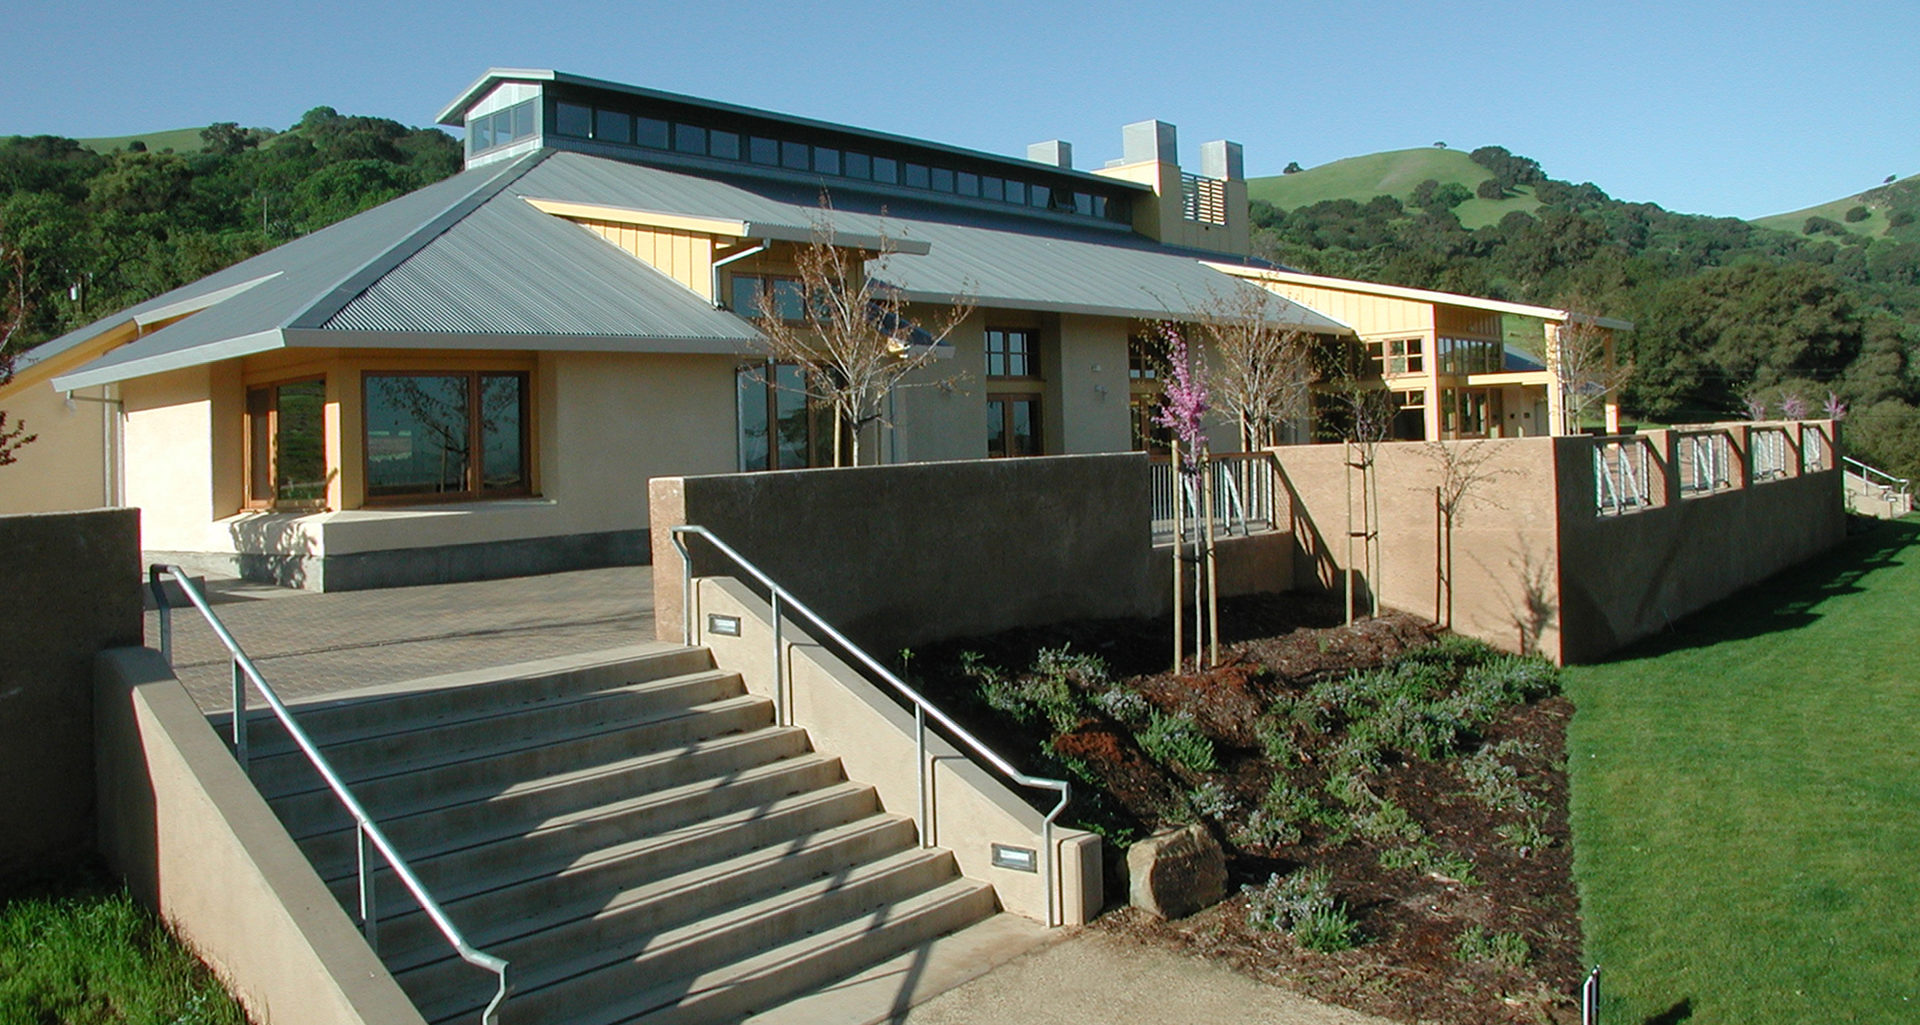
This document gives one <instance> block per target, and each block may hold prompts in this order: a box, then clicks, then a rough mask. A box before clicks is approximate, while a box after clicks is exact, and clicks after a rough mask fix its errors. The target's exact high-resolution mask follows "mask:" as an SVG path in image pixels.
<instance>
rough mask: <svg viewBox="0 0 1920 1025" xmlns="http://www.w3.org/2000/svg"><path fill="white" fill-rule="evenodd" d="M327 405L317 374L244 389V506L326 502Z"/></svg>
mask: <svg viewBox="0 0 1920 1025" xmlns="http://www.w3.org/2000/svg"><path fill="white" fill-rule="evenodd" d="M326 406H327V383H326V381H324V380H321V379H319V378H313V379H309V380H302V381H285V382H281V383H279V384H269V385H262V386H260V387H255V388H248V389H247V426H246V466H247V474H246V479H247V488H246V492H247V494H246V503H247V507H248V508H250V509H319V508H322V507H324V506H325V505H326V502H327V483H328V479H329V476H330V475H329V474H328V473H327V417H326Z"/></svg>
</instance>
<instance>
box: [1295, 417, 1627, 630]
mask: <svg viewBox="0 0 1920 1025" xmlns="http://www.w3.org/2000/svg"><path fill="white" fill-rule="evenodd" d="M1375 450H1376V453H1377V458H1378V463H1377V464H1376V470H1375V474H1374V480H1375V482H1376V484H1375V488H1374V492H1375V495H1376V498H1377V502H1378V511H1379V520H1378V523H1377V524H1376V527H1377V529H1378V532H1379V538H1380V540H1379V571H1378V572H1377V573H1376V575H1375V579H1374V580H1372V581H1369V580H1367V579H1365V573H1364V570H1365V563H1364V558H1365V557H1364V554H1363V549H1362V542H1361V541H1360V540H1357V539H1356V540H1355V541H1354V547H1353V551H1354V555H1353V560H1352V562H1351V563H1349V561H1348V558H1347V541H1346V534H1347V531H1348V529H1349V528H1348V519H1347V501H1348V496H1349V494H1351V496H1352V500H1353V508H1354V510H1355V512H1354V527H1353V529H1355V530H1364V529H1366V524H1365V521H1364V520H1363V519H1362V515H1363V514H1362V513H1361V511H1360V510H1361V509H1362V508H1363V507H1364V501H1363V499H1364V490H1363V488H1362V486H1361V483H1360V480H1361V478H1360V473H1359V471H1353V472H1352V473H1349V472H1348V470H1347V468H1346V465H1347V462H1348V458H1349V456H1352V457H1354V458H1355V459H1356V461H1357V457H1358V453H1359V448H1358V447H1357V446H1356V447H1354V448H1353V449H1351V450H1349V449H1348V448H1347V446H1343V445H1297V446H1288V447H1283V448H1276V449H1273V450H1272V451H1273V454H1274V458H1275V459H1277V460H1278V461H1279V464H1280V473H1281V477H1282V480H1283V483H1284V486H1285V489H1286V492H1287V497H1288V500H1289V503H1290V506H1291V509H1292V533H1293V536H1294V538H1295V542H1296V548H1295V550H1294V559H1293V573H1294V582H1295V585H1296V586H1298V587H1300V588H1302V589H1309V590H1324V591H1332V592H1335V593H1339V592H1341V591H1342V590H1343V589H1344V587H1345V582H1344V579H1343V576H1342V573H1343V571H1344V570H1346V569H1347V568H1348V567H1349V566H1350V565H1351V566H1355V567H1358V568H1359V569H1360V571H1361V573H1360V580H1359V582H1358V583H1357V584H1356V587H1355V593H1356V596H1357V600H1358V601H1359V603H1360V604H1361V605H1362V606H1363V607H1364V605H1365V598H1364V596H1365V595H1366V594H1367V588H1368V587H1369V586H1372V587H1375V588H1377V589H1378V591H1379V595H1380V600H1381V603H1382V604H1383V605H1385V606H1387V607H1389V608H1395V609H1401V610H1403V611H1406V612H1410V613H1413V614H1414V615H1417V616H1421V617H1423V618H1425V619H1429V620H1432V621H1434V622H1440V623H1446V622H1449V621H1450V622H1451V624H1452V627H1453V629H1454V630H1456V631H1457V632H1459V633H1463V634H1467V635H1469V636H1472V637H1478V638H1480V639H1481V640H1484V641H1486V642H1488V643H1489V644H1493V645H1496V646H1498V647H1501V648H1505V649H1507V650H1510V651H1538V652H1539V653H1540V654H1543V655H1545V656H1547V657H1549V658H1558V657H1559V652H1560V630H1561V625H1560V617H1559V613H1558V607H1557V606H1558V598H1557V594H1556V592H1557V589H1558V566H1559V549H1558V543H1559V542H1558V539H1557V536H1556V523H1555V517H1556V515H1557V512H1558V510H1559V503H1558V501H1557V499H1556V497H1555V491H1554V488H1555V485H1556V482H1557V478H1556V476H1555V469H1554V450H1553V448H1552V446H1551V443H1550V441H1549V439H1545V438H1539V439H1531V438H1530V439H1492V440H1487V441H1477V442H1472V441H1469V442H1443V443H1427V442H1397V443H1388V444H1382V445H1378V446H1376V447H1375ZM1448 451H1450V452H1452V453H1454V454H1455V459H1456V460H1457V463H1456V465H1464V463H1465V462H1467V461H1470V460H1471V461H1478V462H1479V463H1480V468H1479V469H1478V470H1477V471H1474V474H1473V475H1474V476H1480V477H1482V478H1483V479H1484V480H1485V483H1483V484H1481V485H1479V486H1477V487H1474V488H1471V489H1469V493H1468V496H1467V498H1466V499H1465V500H1464V501H1462V502H1461V503H1460V504H1459V511H1458V514H1457V515H1456V516H1455V518H1454V523H1453V525H1452V528H1451V530H1450V531H1449V530H1447V529H1446V527H1445V524H1444V523H1443V520H1442V517H1441V516H1440V514H1439V512H1438V511H1437V509H1436V504H1435V488H1436V487H1438V486H1439V485H1440V484H1441V483H1442V481H1443V480H1444V479H1445V476H1446V474H1445V466H1446V462H1445V459H1444V457H1443V456H1442V453H1443V452H1448ZM1586 493H1587V495H1588V496H1589V497H1591V495H1592V494H1593V488H1592V485H1591V482H1589V484H1588V487H1587V491H1586ZM1449 538H1450V539H1451V542H1452V549H1453V555H1452V561H1451V567H1452V587H1451V589H1450V590H1451V595H1449V588H1448V587H1447V585H1446V576H1445V567H1446V566H1447V558H1446V555H1447V553H1446V549H1445V547H1444V542H1445V541H1446V540H1448V539H1449ZM1449 597H1450V598H1451V601H1450V602H1449ZM1449 613H1450V615H1449Z"/></svg>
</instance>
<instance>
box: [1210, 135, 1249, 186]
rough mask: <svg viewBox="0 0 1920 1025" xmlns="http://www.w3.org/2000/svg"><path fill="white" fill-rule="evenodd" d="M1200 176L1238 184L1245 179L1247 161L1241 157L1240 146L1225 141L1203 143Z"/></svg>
mask: <svg viewBox="0 0 1920 1025" xmlns="http://www.w3.org/2000/svg"><path fill="white" fill-rule="evenodd" d="M1200 175H1201V177H1203V178H1219V179H1221V180H1222V181H1236V182H1237V181H1240V180H1242V179H1244V178H1245V177H1246V176H1247V169H1246V161H1245V160H1244V159H1243V158H1242V157H1241V155H1240V144H1239V143H1237V142H1228V141H1227V140H1225V139H1217V140H1215V141H1213V142H1203V143H1201V144H1200Z"/></svg>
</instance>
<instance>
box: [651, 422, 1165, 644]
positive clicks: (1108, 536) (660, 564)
mask: <svg viewBox="0 0 1920 1025" xmlns="http://www.w3.org/2000/svg"><path fill="white" fill-rule="evenodd" d="M1144 463H1145V457H1143V456H1139V455H1109V456H1053V457H1041V458H1036V459H1011V460H977V461H970V462H952V463H919V464H912V465H907V466H876V467H859V468H851V469H843V470H796V471H791V472H783V473H758V474H737V475H729V476H722V477H686V478H677V477H674V478H662V479H659V480H656V481H654V482H653V524H654V534H653V549H654V551H653V559H654V582H655V583H654V589H655V605H656V610H657V611H656V617H655V618H656V622H657V623H658V624H659V630H660V633H659V636H660V637H661V638H662V639H669V640H670V639H677V638H678V637H679V636H680V614H679V610H680V559H679V556H678V555H677V554H676V553H675V552H674V550H673V548H672V546H671V544H670V542H669V541H668V538H667V532H666V530H665V529H664V528H665V527H667V526H669V525H672V524H678V523H697V524H700V525H701V526H704V527H707V528H709V529H711V530H713V531H714V532H715V533H717V534H719V535H720V537H721V538H722V539H724V540H725V541H726V542H727V543H728V544H730V545H732V546H733V547H735V548H736V549H738V550H739V551H740V552H741V553H742V554H743V555H745V556H746V557H747V558H749V559H752V560H753V561H754V562H756V563H757V564H759V565H760V567H761V568H762V569H764V570H765V571H766V572H767V573H768V574H769V575H770V576H772V577H773V579H775V580H777V581H780V582H781V583H782V584H783V585H784V586H786V587H788V588H789V589H790V590H792V591H793V592H794V593H795V594H796V595H798V596H799V598H800V600H801V601H804V602H806V603H807V604H809V605H811V606H813V608H814V609H815V611H817V612H819V613H820V614H822V615H824V616H826V617H827V619H828V622H831V623H832V624H834V626H836V627H838V628H840V629H841V630H843V631H845V632H847V633H848V635H849V636H851V637H853V638H854V639H855V640H856V641H859V642H860V643H862V644H866V645H870V646H871V647H872V650H875V651H882V652H889V651H892V650H894V649H895V648H897V647H900V646H902V645H911V644H919V643H924V642H926V641H928V640H930V639H932V638H935V637H962V636H969V635H973V634H982V633H991V632H993V631H995V630H1000V629H1004V628H1006V627H1010V626H1016V625H1022V624H1027V623H1043V622H1054V621H1059V620H1067V619H1076V618H1082V617H1096V616H1132V615H1152V614H1154V613H1156V612H1158V611H1159V609H1160V605H1159V604H1158V602H1159V601H1160V600H1161V596H1160V593H1159V592H1160V590H1161V589H1160V588H1159V586H1158V585H1159V584H1160V580H1159V578H1158V577H1150V574H1151V560H1150V553H1151V551H1152V548H1151V536H1150V533H1149V525H1148V516H1149V514H1150V508H1149V504H1148V492H1147V472H1146V466H1145V465H1144ZM695 551H696V554H697V555H698V556H699V557H698V558H697V559H696V562H695V571H696V573H697V574H698V575H701V576H706V575H713V574H719V575H729V576H730V575H734V570H732V569H731V568H730V567H726V566H723V565H722V563H721V562H720V561H718V560H717V559H716V557H714V556H712V555H709V554H702V553H701V550H700V547H699V546H698V545H697V544H696V545H695Z"/></svg>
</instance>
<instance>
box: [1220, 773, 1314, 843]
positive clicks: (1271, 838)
mask: <svg viewBox="0 0 1920 1025" xmlns="http://www.w3.org/2000/svg"><path fill="white" fill-rule="evenodd" d="M1320 811H1321V809H1320V802H1319V801H1316V800H1314V798H1313V795H1312V794H1310V793H1308V792H1307V791H1305V790H1302V789H1301V788H1299V787H1296V786H1294V785H1293V784H1292V783H1290V782H1288V781H1287V779H1286V777H1284V776H1275V777H1274V779H1273V783H1272V784H1271V785H1269V786H1268V787H1267V793H1266V796H1265V797H1264V798H1262V799H1261V801H1260V807H1258V808H1255V809H1254V811H1253V814H1252V815H1250V816H1248V817H1247V822H1246V825H1245V826H1244V827H1243V828H1242V829H1241V830H1240V832H1239V833H1238V835H1237V836H1236V842H1238V843H1240V844H1241V845H1242V846H1247V845H1257V846H1262V847H1273V846H1277V845H1279V844H1295V843H1299V842H1300V826H1301V825H1302V824H1303V823H1306V822H1311V821H1313V819H1314V818H1315V817H1317V816H1318V815H1319V814H1320Z"/></svg>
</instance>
